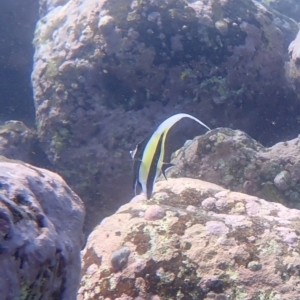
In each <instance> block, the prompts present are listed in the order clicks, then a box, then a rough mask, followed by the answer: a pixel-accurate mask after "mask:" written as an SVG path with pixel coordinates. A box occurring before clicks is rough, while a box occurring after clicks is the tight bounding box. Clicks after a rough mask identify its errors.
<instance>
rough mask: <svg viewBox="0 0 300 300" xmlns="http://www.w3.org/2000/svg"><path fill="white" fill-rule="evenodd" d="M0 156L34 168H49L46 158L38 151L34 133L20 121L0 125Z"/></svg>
mask: <svg viewBox="0 0 300 300" xmlns="http://www.w3.org/2000/svg"><path fill="white" fill-rule="evenodd" d="M0 155H3V156H5V157H6V158H10V159H17V160H22V161H23V162H26V163H30V164H33V165H35V166H48V167H49V162H48V160H47V157H45V154H44V153H43V151H42V150H41V149H40V146H39V142H38V136H37V133H36V131H34V130H33V129H30V128H28V127H26V126H25V125H24V123H22V122H20V121H7V122H5V123H4V124H3V125H0Z"/></svg>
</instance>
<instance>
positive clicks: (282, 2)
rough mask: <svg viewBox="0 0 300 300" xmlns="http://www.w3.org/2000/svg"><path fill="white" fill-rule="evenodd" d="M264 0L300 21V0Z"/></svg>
mask: <svg viewBox="0 0 300 300" xmlns="http://www.w3.org/2000/svg"><path fill="white" fill-rule="evenodd" d="M262 2H263V3H265V4H267V5H268V6H271V7H272V8H274V9H276V10H277V11H280V12H281V13H282V14H285V15H286V16H289V17H290V18H293V19H294V20H295V21H297V22H300V3H299V1H298V0H262Z"/></svg>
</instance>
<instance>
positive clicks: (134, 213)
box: [78, 178, 300, 300]
mask: <svg viewBox="0 0 300 300" xmlns="http://www.w3.org/2000/svg"><path fill="white" fill-rule="evenodd" d="M150 216H151V217H150ZM299 220H300V211H299V210H296V209H288V208H286V207H284V206H283V205H281V204H279V203H270V202H267V201H265V200H263V199H259V198H257V197H254V196H249V195H246V194H242V193H238V192H232V191H229V190H226V189H224V188H222V187H220V186H217V185H214V184H211V183H207V182H203V181H200V180H197V179H190V178H176V179H169V180H168V181H161V182H158V183H157V185H156V187H155V189H154V196H153V198H152V199H151V200H150V201H146V198H145V197H144V196H143V195H140V196H137V197H135V198H134V199H133V200H132V201H131V202H130V203H128V204H126V205H123V206H122V207H121V208H120V209H119V210H118V211H117V212H116V214H114V215H112V216H110V217H108V218H106V219H104V220H103V221H102V223H101V224H100V225H99V226H97V227H96V228H95V230H94V231H93V232H92V233H91V235H90V236H89V239H88V242H87V245H86V248H85V250H84V251H83V256H82V268H83V269H82V279H81V287H80V289H79V293H78V300H92V299H95V300H96V299H97V300H104V299H105V300H142V299H149V300H150V299H151V300H166V299H168V300H175V299H187V300H190V299H191V300H192V299H197V300H202V299H234V300H245V299H249V300H250V299H251V300H254V299H266V300H271V299H299V293H300V287H299V261H300V256H299V251H298V249H299V226H300V223H299V222H300V221H299ZM124 248H127V249H128V250H127V252H126V253H129V255H128V256H125V255H124V250H122V249H124ZM116 253H117V255H119V261H120V264H119V266H120V268H119V269H117V270H116V268H115V267H114V268H113V266H112V259H113V260H114V266H115V265H116V263H115V262H116V260H117V258H116ZM121 262H122V264H121Z"/></svg>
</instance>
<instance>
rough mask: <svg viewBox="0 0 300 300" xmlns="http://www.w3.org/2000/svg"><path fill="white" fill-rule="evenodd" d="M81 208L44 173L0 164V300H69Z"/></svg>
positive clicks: (77, 270) (79, 245)
mask: <svg viewBox="0 0 300 300" xmlns="http://www.w3.org/2000/svg"><path fill="white" fill-rule="evenodd" d="M83 220H84V206H83V203H82V201H81V200H80V199H79V197H78V196H77V195H76V194H75V193H74V192H72V190H71V189H70V188H69V187H68V186H67V184H66V183H65V182H64V181H63V180H62V178H61V177H60V176H58V175H56V174H54V173H52V172H50V171H47V170H44V169H39V168H36V167H33V166H31V165H29V164H25V163H22V162H17V161H12V160H8V159H5V158H4V157H1V158H0V291H1V299H43V300H49V299H62V300H74V299H75V298H76V291H77V288H78V283H79V273H80V250H81V248H82V246H83V242H84V239H83V233H82V227H83Z"/></svg>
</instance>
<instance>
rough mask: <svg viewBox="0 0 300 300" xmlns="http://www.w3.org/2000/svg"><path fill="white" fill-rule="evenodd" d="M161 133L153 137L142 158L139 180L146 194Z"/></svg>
mask: <svg viewBox="0 0 300 300" xmlns="http://www.w3.org/2000/svg"><path fill="white" fill-rule="evenodd" d="M160 136H161V133H157V132H156V131H155V132H154V133H153V135H152V136H151V138H150V140H149V142H148V144H147V146H146V148H145V150H144V153H143V157H142V163H141V165H140V171H139V180H140V183H141V185H142V190H143V192H144V193H147V188H146V186H147V179H148V175H149V172H150V168H151V164H152V160H153V157H154V154H155V150H156V148H157V145H158V142H159V139H160Z"/></svg>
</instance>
